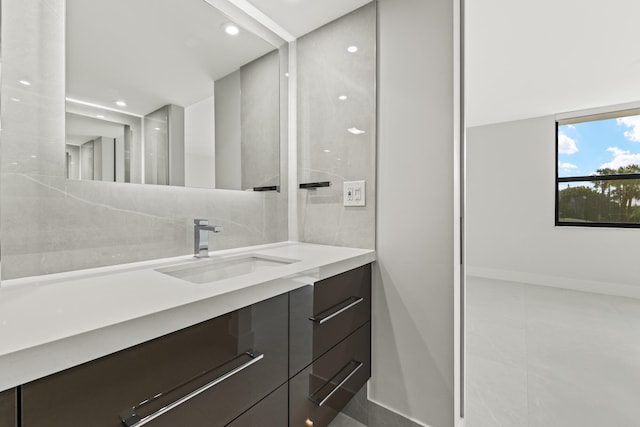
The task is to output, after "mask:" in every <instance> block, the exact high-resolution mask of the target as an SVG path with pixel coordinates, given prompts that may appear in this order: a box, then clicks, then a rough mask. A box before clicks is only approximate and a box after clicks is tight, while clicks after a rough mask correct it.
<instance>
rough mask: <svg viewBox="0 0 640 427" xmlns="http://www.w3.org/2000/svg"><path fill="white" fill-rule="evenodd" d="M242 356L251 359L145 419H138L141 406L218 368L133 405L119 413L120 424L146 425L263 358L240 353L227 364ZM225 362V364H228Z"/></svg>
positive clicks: (137, 426)
mask: <svg viewBox="0 0 640 427" xmlns="http://www.w3.org/2000/svg"><path fill="white" fill-rule="evenodd" d="M242 356H249V357H250V358H251V360H249V361H248V362H246V363H243V364H242V365H240V366H238V367H237V368H234V369H232V370H231V371H229V372H227V373H225V374H223V375H221V376H219V377H217V378H216V379H214V380H213V381H211V382H208V383H207V384H205V385H203V386H201V387H199V388H197V389H196V390H194V391H192V392H191V393H189V394H187V395H185V396H183V397H181V398H180V399H178V400H176V401H174V402H172V403H170V404H168V405H166V406H164V407H162V408H160V409H158V410H157V411H155V412H153V413H152V414H150V415H147V416H146V417H140V416H139V415H138V414H137V413H136V411H137V410H138V409H140V408H141V407H142V406H144V405H146V404H148V403H149V402H153V401H154V400H156V399H159V398H160V397H163V396H166V395H167V394H169V393H171V392H172V391H174V390H176V389H178V388H180V387H182V386H184V385H186V384H188V383H189V382H190V381H193V380H195V379H197V378H200V377H202V376H203V375H206V374H208V373H210V372H211V371H213V370H214V369H218V368H219V367H216V368H213V369H210V370H208V371H206V372H204V373H203V374H201V375H198V376H197V377H194V378H192V379H191V380H189V381H187V382H185V383H183V384H180V385H179V386H177V387H174V388H173V389H171V390H169V391H167V392H164V393H159V394H156V395H155V396H153V397H151V398H149V399H147V400H144V401H142V402H140V403H138V404H137V405H135V406H134V407H132V408H131V409H127V410H126V411H123V412H121V413H120V419H121V420H122V424H123V425H125V426H127V427H140V426H143V425H145V424H147V423H148V422H149V421H151V420H154V419H156V418H158V417H159V416H161V415H163V414H164V413H166V412H168V411H170V410H172V409H173V408H175V407H177V406H180V405H182V404H183V403H185V402H186V401H188V400H190V399H192V398H194V397H196V396H197V395H199V394H200V393H202V392H203V391H206V390H208V389H210V388H211V387H213V386H215V385H217V384H220V383H221V382H222V381H224V380H226V379H227V378H230V377H232V376H233V375H235V374H237V373H238V372H240V371H242V370H244V369H246V368H248V367H249V366H251V365H253V364H254V363H256V362H257V361H259V360H261V359H262V358H263V357H264V354H262V353H257V352H256V353H252V352H246V353H242V354H241V355H239V356H238V357H235V358H233V359H232V360H230V361H229V362H232V361H233V360H236V359H238V358H240V357H242ZM229 362H227V363H229Z"/></svg>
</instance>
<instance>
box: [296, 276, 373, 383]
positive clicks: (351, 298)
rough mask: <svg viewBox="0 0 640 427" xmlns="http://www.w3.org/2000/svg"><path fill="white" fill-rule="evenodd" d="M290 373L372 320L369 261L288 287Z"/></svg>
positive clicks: (298, 369) (298, 370)
mask: <svg viewBox="0 0 640 427" xmlns="http://www.w3.org/2000/svg"><path fill="white" fill-rule="evenodd" d="M289 294H290V299H289V311H290V322H289V323H290V330H291V333H290V337H289V341H290V342H289V346H290V349H291V351H290V353H289V375H290V376H294V375H295V374H296V373H298V372H300V370H302V369H304V368H305V367H306V366H308V365H309V364H310V363H311V362H312V361H314V360H315V359H317V358H318V357H320V356H321V355H322V354H324V353H326V352H327V351H328V350H329V349H330V348H331V347H333V346H335V345H336V344H338V343H339V342H340V341H342V340H343V339H344V338H346V337H347V336H349V335H350V334H351V333H352V332H353V331H355V330H356V329H358V328H359V327H360V326H362V325H364V324H365V323H367V322H368V321H370V320H371V265H370V264H368V265H364V266H362V267H359V268H356V269H353V270H349V271H347V272H344V273H341V274H338V275H336V276H333V277H329V278H327V279H324V280H321V281H319V282H317V283H315V285H313V286H305V287H303V288H300V289H296V290H294V291H291V292H290V293H289Z"/></svg>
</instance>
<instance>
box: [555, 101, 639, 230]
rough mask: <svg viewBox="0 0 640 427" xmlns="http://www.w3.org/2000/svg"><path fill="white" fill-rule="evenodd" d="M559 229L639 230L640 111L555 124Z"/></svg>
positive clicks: (607, 114) (557, 223) (557, 219)
mask: <svg viewBox="0 0 640 427" xmlns="http://www.w3.org/2000/svg"><path fill="white" fill-rule="evenodd" d="M556 159H557V162H556V225H562V226H590V227H640V110H639V109H636V110H627V111H622V112H615V113H605V114H598V115H592V116H588V117H578V118H571V119H562V120H558V121H557V122H556Z"/></svg>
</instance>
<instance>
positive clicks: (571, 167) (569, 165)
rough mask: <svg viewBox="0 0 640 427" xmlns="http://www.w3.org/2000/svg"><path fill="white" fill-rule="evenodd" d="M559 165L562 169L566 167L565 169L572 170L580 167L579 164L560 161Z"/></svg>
mask: <svg viewBox="0 0 640 427" xmlns="http://www.w3.org/2000/svg"><path fill="white" fill-rule="evenodd" d="M558 166H559V167H560V169H564V170H567V171H568V170H571V169H578V166H576V165H574V164H573V163H567V162H558Z"/></svg>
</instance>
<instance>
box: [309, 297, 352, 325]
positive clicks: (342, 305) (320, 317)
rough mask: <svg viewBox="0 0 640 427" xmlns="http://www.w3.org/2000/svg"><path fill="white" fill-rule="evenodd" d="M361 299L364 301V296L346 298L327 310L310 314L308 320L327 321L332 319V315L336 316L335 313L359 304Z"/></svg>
mask: <svg viewBox="0 0 640 427" xmlns="http://www.w3.org/2000/svg"><path fill="white" fill-rule="evenodd" d="M362 301H364V298H362V297H349V298H347V299H346V300H344V301H342V302H339V303H338V304H336V305H334V306H333V307H331V308H329V309H328V310H325V311H323V312H322V313H319V314H317V315H315V316H311V317H310V318H309V320H311V321H313V322H315V323H319V324H321V325H322V324H323V323H324V322H327V321H329V320H331V319H333V318H334V317H336V316H337V315H339V314H341V313H344V312H345V311H347V310H349V309H350V308H353V307H355V306H356V305H358V304H360V303H361V302H362Z"/></svg>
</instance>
